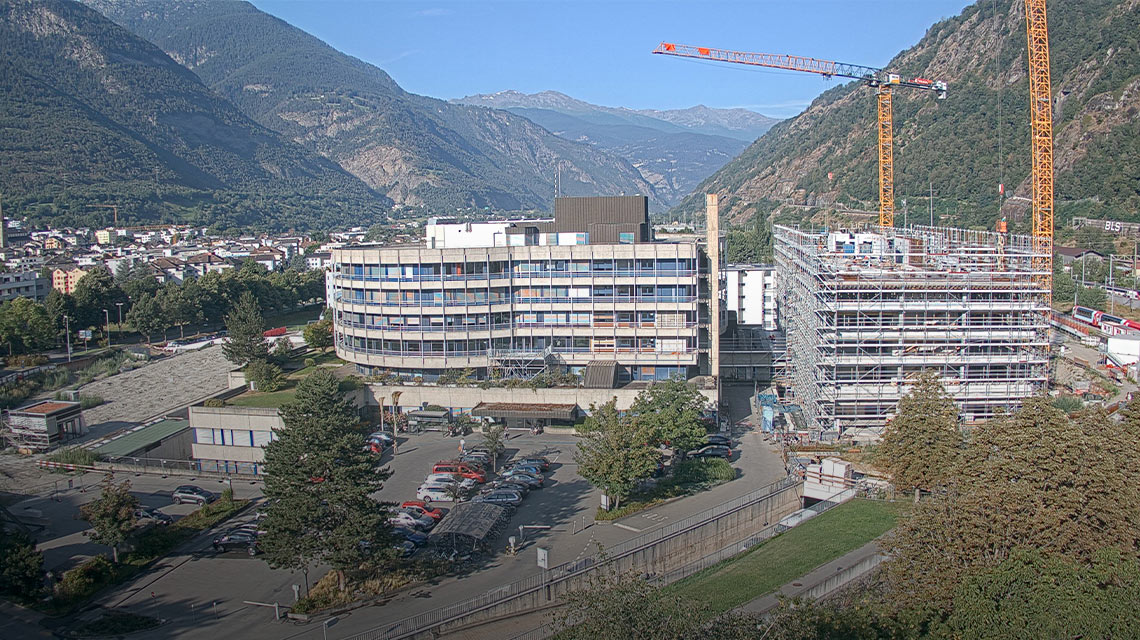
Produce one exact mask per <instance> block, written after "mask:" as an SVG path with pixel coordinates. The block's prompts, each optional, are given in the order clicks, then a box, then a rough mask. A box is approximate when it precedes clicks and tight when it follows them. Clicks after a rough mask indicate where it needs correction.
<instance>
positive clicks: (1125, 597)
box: [942, 549, 1140, 640]
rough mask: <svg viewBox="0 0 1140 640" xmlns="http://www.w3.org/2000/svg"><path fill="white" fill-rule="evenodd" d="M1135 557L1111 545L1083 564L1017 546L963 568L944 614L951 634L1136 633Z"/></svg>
mask: <svg viewBox="0 0 1140 640" xmlns="http://www.w3.org/2000/svg"><path fill="white" fill-rule="evenodd" d="M1136 602H1140V565H1138V564H1137V562H1136V560H1135V558H1131V557H1126V556H1124V555H1122V554H1121V553H1120V551H1119V550H1116V549H1106V550H1102V551H1099V552H1097V553H1096V554H1094V556H1093V558H1092V564H1091V565H1084V564H1081V563H1077V562H1074V561H1072V560H1068V559H1066V558H1060V557H1056V556H1049V555H1046V554H1044V553H1042V552H1041V551H1039V550H1036V549H1017V550H1015V551H1014V552H1013V553H1012V554H1010V556H1009V557H1008V558H1006V559H1005V560H1003V561H1002V562H1000V563H999V564H997V565H995V566H993V567H989V568H986V569H983V570H981V571H978V572H976V573H973V574H971V575H970V576H969V577H968V578H967V579H966V581H965V582H963V583H962V584H961V585H960V586H959V587H958V589H957V590H956V592H955V594H954V602H953V606H952V612H951V613H950V615H949V617H948V618H947V620H946V625H945V626H946V628H947V629H946V630H947V632H948V633H945V634H942V635H945V636H948V637H954V638H994V639H995V640H996V639H1004V638H1137V637H1140V610H1138V609H1137V608H1136V606H1135V603H1136Z"/></svg>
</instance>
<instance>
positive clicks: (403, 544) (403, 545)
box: [392, 540, 416, 558]
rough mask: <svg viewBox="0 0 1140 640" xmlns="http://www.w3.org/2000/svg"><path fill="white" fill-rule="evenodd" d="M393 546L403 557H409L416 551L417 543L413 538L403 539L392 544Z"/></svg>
mask: <svg viewBox="0 0 1140 640" xmlns="http://www.w3.org/2000/svg"><path fill="white" fill-rule="evenodd" d="M392 548H393V549H395V550H396V553H397V554H398V555H399V556H400V557H401V558H407V557H408V556H411V555H412V554H414V553H415V552H416V543H414V542H412V541H411V540H401V541H399V542H397V543H396V544H394V545H392Z"/></svg>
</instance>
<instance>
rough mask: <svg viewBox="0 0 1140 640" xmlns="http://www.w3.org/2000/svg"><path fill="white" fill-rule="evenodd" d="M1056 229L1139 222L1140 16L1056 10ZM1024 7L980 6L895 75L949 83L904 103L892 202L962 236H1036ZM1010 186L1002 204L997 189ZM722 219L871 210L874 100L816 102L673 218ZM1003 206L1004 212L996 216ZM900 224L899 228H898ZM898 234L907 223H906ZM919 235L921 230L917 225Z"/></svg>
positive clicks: (848, 89) (863, 95) (838, 90)
mask: <svg viewBox="0 0 1140 640" xmlns="http://www.w3.org/2000/svg"><path fill="white" fill-rule="evenodd" d="M1049 28H1050V29H1049V36H1050V57H1051V68H1052V88H1053V100H1054V109H1053V113H1054V149H1055V153H1054V156H1055V157H1054V160H1055V170H1056V212H1057V227H1058V229H1061V228H1062V227H1064V226H1065V224H1064V223H1065V222H1066V221H1067V220H1069V219H1070V218H1071V217H1072V216H1074V215H1088V216H1092V217H1096V218H1102V217H1103V218H1112V219H1117V220H1140V213H1138V211H1140V118H1137V113H1138V111H1140V3H1137V2H1135V1H1133V0H1082V2H1079V3H1065V2H1057V3H1050V6H1049ZM1025 38H1026V35H1025V16H1024V3H1023V2H1021V1H1020V0H984V1H982V2H978V3H976V4H974V5H971V6H969V7H966V8H965V9H964V10H963V11H962V13H961V14H960V15H958V16H956V17H954V18H950V19H947V20H943V21H941V22H939V23H937V24H935V25H934V26H932V27H931V28H930V29H929V30H928V31H927V33H926V34H925V36H924V37H923V38H922V39H921V40H920V41H919V43H918V44H917V45H915V46H914V47H912V48H910V49H907V50H905V51H903V52H901V53H900V54H898V55H897V56H896V57H895V58H894V59H893V60H891V62H890V63H889V65H888V66H887V68H888V69H890V70H892V71H897V72H899V73H900V74H901V75H903V76H904V77H924V78H932V79H936V80H945V81H946V82H948V84H949V92H948V95H947V97H946V99H945V100H935V99H933V97H932V96H931V95H929V93H928V92H913V91H907V90H902V89H900V90H898V91H896V92H895V100H894V127H895V145H896V146H895V190H896V202H897V206H898V208H899V209H900V211H901V210H902V208H903V205H902V201H903V200H904V199H905V200H907V201H908V206H909V207H910V208H911V209H912V210H913V209H919V210H922V211H924V212H925V210H926V208H927V205H928V203H929V199H928V197H927V194H928V192H929V190H931V189H933V191H934V195H935V197H934V208H935V214H937V215H939V216H940V219H941V220H942V221H943V222H944V223H946V224H951V225H957V226H974V227H982V228H992V227H993V225H994V223H995V222H996V221H997V220H998V219H1000V217H1001V216H1003V215H1004V216H1007V217H1008V219H1009V220H1011V221H1013V222H1014V223H1015V224H1014V227H1013V228H1014V229H1015V230H1027V229H1028V222H1027V218H1028V212H1029V204H1030V203H1029V196H1030V183H1029V173H1030V140H1029V90H1028V85H1029V81H1028V78H1027V61H1026V55H1027V54H1026V41H1025ZM999 184H1004V185H1005V194H1006V197H1005V199H1004V201H1000V204H999V194H998V185H999ZM706 192H716V193H718V194H720V195H721V211H722V213H723V214H724V215H726V216H727V217H728V218H730V219H732V220H736V221H743V220H744V219H747V218H749V217H751V216H753V215H755V214H763V215H768V214H771V213H772V212H774V211H776V210H777V209H779V210H780V213H778V214H777V215H782V216H790V217H791V218H796V217H802V213H801V214H793V213H791V212H790V211H789V208H788V207H787V206H785V205H788V204H791V205H795V207H796V208H797V210H798V211H800V212H804V211H806V212H807V214H808V215H811V214H812V213H813V212H815V211H818V210H823V209H846V208H853V209H864V210H876V209H877V206H878V201H877V198H878V182H877V155H876V114H875V98H874V94H873V91H872V90H871V89H869V88H868V87H866V86H864V85H862V84H861V83H859V82H851V83H847V84H844V85H841V86H837V87H834V88H832V89H830V90H828V91H826V92H824V93H823V94H821V95H820V96H819V97H818V98H817V99H816V100H815V101H813V102H812V104H811V105H810V106H809V107H808V109H807V110H805V111H804V112H803V113H801V114H800V115H798V116H797V117H795V118H791V119H789V120H786V121H783V122H781V123H779V124H777V125H776V126H774V127H773V128H772V130H771V131H769V132H768V133H767V134H765V135H764V136H763V137H761V138H760V139H759V140H757V141H756V142H755V143H753V144H752V145H750V146H749V147H748V149H746V150H745V151H744V152H743V153H741V154H740V155H739V156H738V157H736V158H735V159H733V160H732V161H731V162H729V163H728V164H726V165H725V166H724V167H723V168H721V169H720V170H719V171H717V172H716V173H715V174H713V175H712V176H710V177H709V178H708V179H707V180H705V181H704V182H703V183H702V184H701V185H699V186H698V187H697V188H696V189H695V190H694V192H693V194H692V195H690V196H689V197H688V198H687V199H686V200H685V201H684V202H683V203H682V204H681V205H680V206H679V207H677V208H676V209H675V210H674V212H673V213H674V214H676V215H679V216H682V217H683V216H687V215H693V214H696V213H697V212H699V211H700V210H701V209H702V208H703V206H704V198H703V195H701V194H704V193H706ZM999 206H1000V212H999ZM896 219H898V218H896ZM900 221H901V220H900ZM912 222H913V220H912Z"/></svg>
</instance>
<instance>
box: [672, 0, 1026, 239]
mask: <svg viewBox="0 0 1140 640" xmlns="http://www.w3.org/2000/svg"><path fill="white" fill-rule="evenodd" d="M1027 1H1028V0H1027ZM653 53H659V54H664V55H670V56H679V57H682V58H696V59H699V60H714V61H717V62H732V63H736V64H747V65H752V66H756V67H768V68H772V69H786V70H788V71H802V72H805V73H815V74H819V75H822V76H826V77H829V78H830V77H840V78H852V79H854V80H860V81H862V82H864V83H866V84H867V85H868V86H870V87H874V88H875V89H876V91H875V93H876V97H877V101H878V111H877V115H878V133H879V146H878V156H879V226H881V227H893V226H894V225H895V158H894V113H893V105H892V97H893V92H894V88H895V87H907V88H911V89H923V90H927V91H934V92H935V94H936V95H937V96H938V98H939V99H942V98H945V97H946V83H945V82H941V81H934V80H928V79H926V78H914V79H911V80H904V79H903V78H902V77H900V76H899V75H898V74H896V73H890V72H888V71H884V70H882V69H876V68H875V67H866V66H863V65H857V64H848V63H845V62H835V61H832V60H821V59H819V58H809V57H806V56H792V55H783V54H775V53H752V52H747V51H731V50H728V49H715V48H712V47H694V46H692V45H685V44H674V43H671V42H662V43H661V44H659V45H657V48H656V49H654V50H653Z"/></svg>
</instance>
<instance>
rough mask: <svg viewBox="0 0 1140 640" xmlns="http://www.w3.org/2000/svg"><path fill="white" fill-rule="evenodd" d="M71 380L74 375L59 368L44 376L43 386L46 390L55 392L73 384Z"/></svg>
mask: <svg viewBox="0 0 1140 640" xmlns="http://www.w3.org/2000/svg"><path fill="white" fill-rule="evenodd" d="M71 380H72V375H71V372H70V371H68V370H67V369H64V368H63V367H57V368H55V369H52V370H51V371H48V372H47V373H45V374H44V378H43V383H42V384H43V388H44V389H46V390H48V391H55V390H56V389H62V388H63V387H66V386H67V385H69V384H71Z"/></svg>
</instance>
